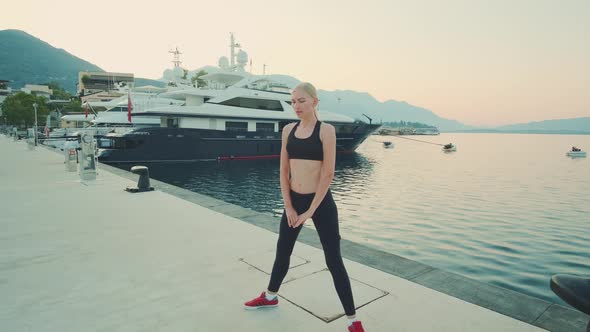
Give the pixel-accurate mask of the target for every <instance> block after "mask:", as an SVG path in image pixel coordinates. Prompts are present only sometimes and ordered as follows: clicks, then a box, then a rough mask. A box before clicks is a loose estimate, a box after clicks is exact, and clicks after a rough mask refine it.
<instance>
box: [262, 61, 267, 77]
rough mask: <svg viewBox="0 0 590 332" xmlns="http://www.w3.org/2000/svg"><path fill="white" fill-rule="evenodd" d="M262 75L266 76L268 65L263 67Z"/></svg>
mask: <svg viewBox="0 0 590 332" xmlns="http://www.w3.org/2000/svg"><path fill="white" fill-rule="evenodd" d="M262 75H266V63H265V64H263V65H262Z"/></svg>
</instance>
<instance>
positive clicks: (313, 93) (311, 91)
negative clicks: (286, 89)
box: [293, 82, 320, 120]
mask: <svg viewBox="0 0 590 332" xmlns="http://www.w3.org/2000/svg"><path fill="white" fill-rule="evenodd" d="M297 89H301V90H303V91H304V92H305V93H307V94H308V95H309V96H310V97H312V98H315V99H318V107H317V108H319V105H320V104H319V98H318V90H317V89H316V88H315V86H313V84H311V83H309V82H301V83H299V84H297V86H296V87H295V88H294V89H293V91H295V90H297ZM313 114H314V115H315V118H316V119H317V120H319V119H320V118H319V117H318V111H317V109H314V110H313Z"/></svg>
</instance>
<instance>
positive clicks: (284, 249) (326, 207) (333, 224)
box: [268, 190, 355, 316]
mask: <svg viewBox="0 0 590 332" xmlns="http://www.w3.org/2000/svg"><path fill="white" fill-rule="evenodd" d="M314 196H315V194H314V193H312V194H299V193H296V192H294V191H292V190H291V202H292V204H293V208H294V209H295V211H297V214H302V213H304V212H305V211H307V209H308V208H309V206H310V205H311V202H312V201H313V198H314ZM312 220H313V223H314V225H315V228H316V229H317V232H318V234H319V236H320V241H321V243H322V247H323V248H324V255H325V257H326V264H327V265H328V269H329V270H330V273H331V274H332V279H333V280H334V285H335V286H336V292H337V293H338V297H339V298H340V302H342V306H343V307H344V312H345V313H346V315H348V316H352V315H354V314H355V308H354V300H353V298H352V290H351V288H350V279H349V278H348V273H346V268H345V267H344V262H342V255H341V254H340V232H339V231H338V210H337V208H336V203H335V202H334V199H333V198H332V193H331V192H330V190H328V192H327V193H326V196H325V197H324V200H323V201H322V203H320V206H319V207H318V208H317V209H316V211H315V213H314V214H313V216H312ZM280 227H281V228H280V231H279V240H278V242H277V255H276V258H275V262H274V265H273V267H272V274H271V276H270V283H269V284H268V290H269V291H271V292H278V291H279V287H280V286H281V283H282V282H283V279H284V278H285V276H286V275H287V271H288V270H289V261H290V258H291V253H292V252H293V247H294V246H295V241H296V240H297V236H298V235H299V232H300V231H301V228H302V226H299V227H297V228H292V227H289V223H288V221H287V215H286V213H285V211H283V217H282V218H281V226H280Z"/></svg>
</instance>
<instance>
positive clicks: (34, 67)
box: [0, 30, 165, 94]
mask: <svg viewBox="0 0 590 332" xmlns="http://www.w3.org/2000/svg"><path fill="white" fill-rule="evenodd" d="M79 71H104V70H102V69H101V68H100V67H98V66H96V65H94V64H92V63H90V62H88V61H85V60H82V59H80V58H78V57H76V56H74V55H72V54H70V53H68V52H67V51H65V50H63V49H61V48H55V47H53V46H51V45H49V44H48V43H46V42H44V41H42V40H40V39H38V38H36V37H34V36H31V35H29V34H28V33H26V32H24V31H20V30H1V31H0V80H2V79H4V80H9V81H11V82H10V83H9V85H10V87H11V88H13V89H20V88H22V87H23V86H24V85H25V84H43V83H48V82H51V81H56V82H58V83H59V85H60V86H61V87H62V88H64V89H66V90H67V91H68V92H69V93H71V94H74V93H76V90H77V87H76V83H77V82H78V72H79ZM135 81H136V82H135V85H136V86H142V85H154V86H158V87H163V86H165V84H164V83H162V82H159V81H156V80H149V79H144V78H136V79H135Z"/></svg>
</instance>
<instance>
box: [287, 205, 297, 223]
mask: <svg viewBox="0 0 590 332" xmlns="http://www.w3.org/2000/svg"><path fill="white" fill-rule="evenodd" d="M285 214H286V215H287V224H288V225H289V227H293V225H295V223H296V222H297V218H298V216H297V211H295V209H294V208H292V207H286V208H285Z"/></svg>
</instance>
